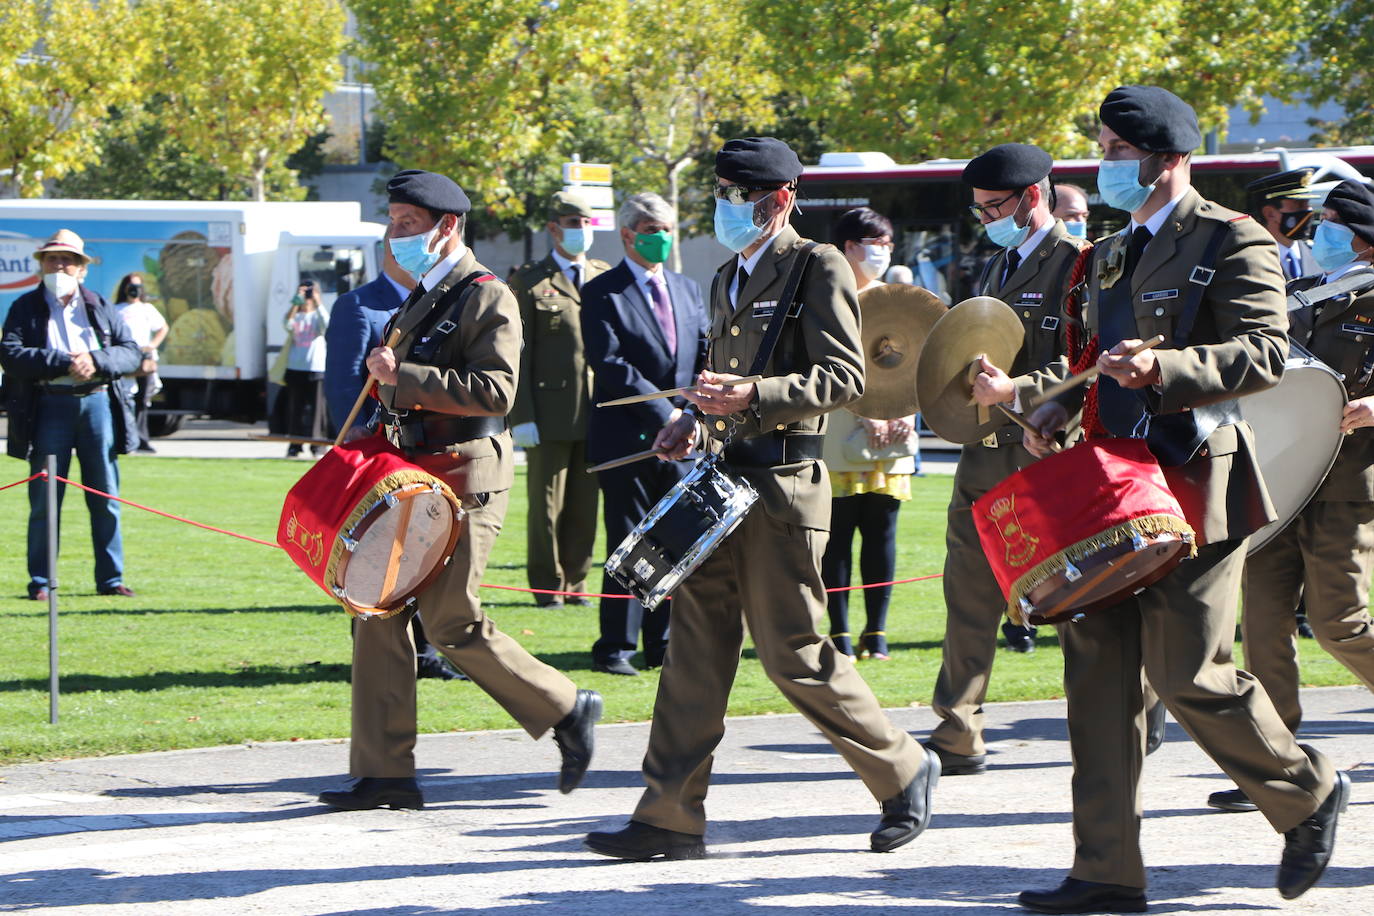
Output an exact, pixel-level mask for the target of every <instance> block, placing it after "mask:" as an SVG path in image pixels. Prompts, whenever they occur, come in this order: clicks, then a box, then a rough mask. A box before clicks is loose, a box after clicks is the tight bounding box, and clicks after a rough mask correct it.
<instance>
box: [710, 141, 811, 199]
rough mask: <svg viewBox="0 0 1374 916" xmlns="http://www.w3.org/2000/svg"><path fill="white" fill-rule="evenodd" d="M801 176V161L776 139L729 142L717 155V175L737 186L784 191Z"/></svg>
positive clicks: (790, 149) (788, 147)
mask: <svg viewBox="0 0 1374 916" xmlns="http://www.w3.org/2000/svg"><path fill="white" fill-rule="evenodd" d="M801 173H802V164H801V160H800V159H798V158H797V154H796V153H794V152H792V147H790V146H788V145H787V144H786V143H783V142H782V141H781V140H778V139H776V138H775V137H746V138H744V139H743V140H730V141H729V142H727V143H726V144H725V145H724V146H722V147H721V148H720V152H718V153H716V174H717V175H718V176H720V177H721V178H724V179H725V180H726V181H733V182H734V183H735V184H743V185H748V186H750V187H755V188H767V187H782V186H783V185H785V184H788V183H789V182H793V181H796V180H797V179H798V178H800V177H801Z"/></svg>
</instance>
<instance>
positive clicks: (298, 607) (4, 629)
mask: <svg viewBox="0 0 1374 916" xmlns="http://www.w3.org/2000/svg"><path fill="white" fill-rule="evenodd" d="M4 467H5V468H7V469H8V471H7V472H5V473H0V484H4V483H8V482H9V481H10V480H13V479H18V478H20V477H22V476H23V475H24V466H23V465H22V464H20V463H19V462H17V461H9V462H6V463H5V464H4ZM75 468H76V464H75V462H73V472H75ZM120 468H121V473H122V475H123V495H124V496H125V497H126V498H128V499H132V500H134V501H136V502H141V503H144V504H147V505H151V506H154V507H156V508H159V509H162V510H164V511H167V512H171V513H174V514H178V515H184V516H187V517H190V518H193V519H196V520H199V521H203V522H207V523H211V524H215V525H218V526H220V527H224V528H228V529H230V530H233V531H238V532H242V533H244V534H249V535H253V536H256V537H260V538H263V539H264V540H272V539H273V537H274V534H275V531H276V523H277V515H278V513H279V511H280V509H281V503H282V496H283V494H284V493H285V491H286V490H287V489H288V488H289V487H290V485H291V484H292V483H293V482H294V481H295V480H296V479H297V478H298V477H299V476H300V475H301V473H302V472H303V471H304V470H305V465H304V464H301V463H296V462H288V461H272V460H251V461H250V460H235V459H223V460H207V459H189V458H188V459H173V458H154V457H148V456H126V457H124V458H122V459H121V460H120ZM950 485H951V481H950V478H948V477H927V478H921V479H916V480H915V481H914V486H913V499H912V501H911V502H910V503H908V504H906V505H905V506H903V508H902V514H901V524H900V529H899V535H898V554H897V575H898V577H899V578H904V577H908V576H920V575H926V574H930V573H938V572H939V571H940V568H941V565H942V562H943V554H944V509H945V504H946V503H947V501H948V499H949V492H950ZM512 497H513V498H512V500H511V508H510V512H509V514H508V516H507V519H506V528H505V531H504V533H503V535H502V537H501V538H500V540H499V541H498V542H497V545H496V550H495V551H494V553H493V555H492V558H491V565H490V567H489V569H488V575H487V581H488V582H492V583H497V584H503V585H516V586H523V585H525V577H524V563H523V557H524V515H525V500H524V479H523V476H521V477H517V479H516V485H515V489H514V492H513V494H512ZM0 506H3V507H4V511H0V539H3V541H4V543H7V544H10V545H11V546H10V549H9V550H7V551H6V552H5V558H6V559H5V562H4V564H3V568H0V763H13V762H16V761H21V760H38V759H55V758H63V757H76V756H93V755H100V754H117V753H129V752H135V751H147V750H162V749H168V748H181V747H195V746H204V745H216V744H232V743H237V742H244V741H277V740H289V739H296V738H326V737H345V736H347V734H348V730H349V684H348V675H349V656H350V642H349V638H348V619H347V617H346V615H345V614H344V613H343V612H342V611H341V610H339V608H338V607H337V606H336V605H335V604H333V603H332V602H330V601H329V600H328V599H327V598H326V597H325V596H324V594H323V593H322V592H320V591H319V590H318V589H317V588H315V586H314V585H312V584H311V583H310V582H309V581H308V580H307V579H306V577H305V576H304V575H303V574H302V573H301V572H300V571H299V570H298V569H297V568H296V567H295V566H294V565H293V564H292V563H291V562H290V561H289V560H287V558H286V556H285V554H283V553H282V552H280V551H278V550H275V549H271V548H267V547H263V546H260V545H257V544H252V543H249V542H246V541H240V540H237V539H234V538H229V537H225V536H223V535H219V534H214V533H211V532H208V531H203V530H199V529H196V528H192V527H189V526H186V525H182V524H179V523H177V522H173V521H169V520H167V519H164V518H161V517H159V516H155V515H151V514H149V513H146V512H142V511H139V510H136V509H133V508H130V507H125V508H124V542H125V554H126V562H127V571H126V575H127V581H128V583H129V584H130V585H131V586H132V587H133V588H134V589H136V590H137V592H138V596H137V597H136V598H133V599H125V598H106V597H101V596H98V595H96V594H95V589H94V586H93V583H92V561H91V556H90V548H89V540H88V538H89V522H88V520H87V515H86V511H85V506H84V504H83V501H82V498H81V494H80V493H79V492H77V491H72V492H70V493H68V494H67V499H66V501H65V505H64V508H63V516H64V518H63V532H64V534H65V535H66V538H65V546H64V552H63V554H62V557H61V561H60V566H59V579H60V581H61V583H62V588H61V593H60V594H61V605H60V612H61V620H60V625H59V626H60V635H59V643H60V647H61V661H60V672H61V678H62V681H61V685H62V698H61V706H60V720H59V723H58V724H57V725H55V726H53V725H49V724H48V721H47V718H48V697H47V688H48V649H47V627H48V620H47V606H46V605H40V604H37V603H34V602H31V601H27V600H24V598H23V596H24V594H25V591H24V590H25V584H26V582H27V575H26V572H25V568H24V566H25V562H24V543H25V522H26V518H27V511H28V506H27V501H26V499H25V495H24V489H23V488H22V487H17V488H14V489H11V490H7V491H4V492H3V493H0ZM603 555H604V550H603V549H602V548H601V546H600V545H599V546H598V556H603ZM599 578H600V577H599V572H594V574H593V577H592V582H593V584H599ZM486 606H487V608H488V609H489V611H490V613H491V615H492V617H493V618H495V620H496V621H497V622H498V623H499V624H500V626H501V627H502V629H504V630H506V631H507V632H509V633H512V634H514V635H516V636H517V637H518V638H519V639H520V641H521V642H522V643H523V644H524V645H525V646H526V647H527V648H528V649H530V651H532V652H534V653H535V654H536V655H538V656H539V657H540V658H542V659H544V660H545V661H547V662H548V663H549V664H552V665H554V666H556V667H558V668H560V669H562V670H564V671H567V672H568V673H569V674H570V675H571V677H572V678H573V679H574V680H575V681H577V683H578V684H579V685H581V686H584V687H592V688H595V689H597V690H600V691H601V692H602V693H603V694H604V695H605V698H606V719H607V721H633V720H642V719H647V718H648V717H649V715H650V712H651V710H652V706H653V699H654V691H655V688H656V686H657V683H658V678H657V676H656V674H655V673H653V672H646V673H645V674H644V675H642V676H640V677H638V678H624V677H616V676H612V675H602V674H595V673H593V672H592V671H590V664H591V658H590V648H591V644H592V642H593V640H595V638H596V635H597V612H596V609H595V608H594V607H592V608H566V609H563V610H557V611H553V610H540V609H538V608H536V607H535V606H534V605H533V603H532V602H531V601H530V600H529V599H528V598H527V596H525V595H522V594H520V593H515V592H507V591H502V590H494V589H489V590H487V591H486ZM851 606H852V610H851V619H852V620H853V621H854V624H855V626H856V628H857V627H861V625H862V619H863V615H862V599H861V597H859V595H857V594H855V595H854V596H853V597H852V599H851ZM856 612H857V613H856ZM943 617H944V608H943V600H942V597H941V583H940V580H938V579H934V580H930V581H926V582H919V583H914V584H911V585H902V586H898V587H897V588H896V589H895V591H894V595H893V601H892V609H891V613H890V616H889V621H888V639H889V641H890V643H891V646H892V650H893V651H892V661H890V662H886V663H881V662H866V663H862V665H861V670H862V671H863V673H864V676H865V677H866V678H867V680H868V682H869V684H871V685H872V687H873V689H874V691H875V692H876V693H877V695H878V698H879V699H880V700H881V701H882V703H883V704H884V705H885V706H905V705H908V704H912V705H916V704H925V703H928V702H929V701H930V696H931V691H932V689H933V687H934V683H935V677H936V674H937V672H938V671H939V667H940V640H941V637H942V633H943ZM1040 632H1041V637H1040V642H1039V650H1038V651H1037V652H1036V653H1034V654H1033V655H1031V656H1023V655H1017V654H1014V653H1010V652H1007V651H1005V650H1003V651H1001V652H999V654H998V658H997V667H996V671H995V673H994V676H993V679H992V684H991V691H990V696H989V699H990V700H1024V699H1043V698H1050V697H1056V696H1059V695H1060V690H1061V687H1060V673H1061V664H1062V660H1061V656H1060V654H1059V649H1058V643H1057V641H1056V639H1055V636H1054V632H1053V630H1052V629H1049V628H1042V629H1041V631H1040ZM1302 642H1303V645H1302V659H1303V675H1304V679H1305V681H1306V682H1307V683H1310V684H1349V683H1355V681H1354V679H1353V677H1351V676H1350V675H1349V673H1348V672H1347V671H1346V670H1345V669H1344V668H1343V667H1341V666H1340V665H1339V664H1337V663H1336V662H1334V661H1332V660H1331V658H1330V657H1329V656H1327V655H1326V654H1325V653H1324V652H1322V651H1321V650H1320V649H1319V648H1317V646H1316V645H1314V644H1313V643H1312V642H1311V641H1308V640H1304V641H1302ZM1237 651H1239V648H1238V649H1237ZM418 689H419V692H420V703H419V706H420V728H421V730H422V731H426V732H440V731H452V730H463V729H488V728H510V727H513V725H514V723H512V721H511V720H510V719H509V717H507V716H506V714H505V713H504V712H503V711H502V710H501V709H500V708H499V707H497V705H496V704H495V703H494V702H492V701H491V700H490V699H489V698H488V697H487V696H486V695H485V694H483V693H482V692H481V691H480V690H478V689H477V688H475V687H474V686H472V685H471V684H455V683H440V682H435V681H421V682H420V683H419V685H418ZM790 711H791V708H790V707H789V706H788V704H787V703H786V701H784V700H783V699H782V697H781V696H780V695H779V694H778V692H777V690H776V689H774V688H773V686H772V685H771V684H770V683H769V682H768V680H767V678H766V677H764V675H763V672H762V670H761V669H760V667H759V665H758V663H757V661H756V660H755V659H754V657H753V653H752V650H749V649H748V648H746V657H745V659H744V662H743V663H742V664H741V666H740V671H739V677H738V680H737V681H736V684H735V690H734V694H733V697H732V702H731V706H730V712H731V713H732V714H757V713H769V712H790Z"/></svg>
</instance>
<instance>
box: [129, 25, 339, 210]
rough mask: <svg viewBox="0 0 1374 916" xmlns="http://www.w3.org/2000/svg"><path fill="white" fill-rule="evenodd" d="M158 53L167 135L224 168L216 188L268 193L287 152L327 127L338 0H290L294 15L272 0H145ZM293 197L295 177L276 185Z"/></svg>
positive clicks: (156, 78) (152, 78)
mask: <svg viewBox="0 0 1374 916" xmlns="http://www.w3.org/2000/svg"><path fill="white" fill-rule="evenodd" d="M141 7H142V8H143V9H145V10H146V11H147V14H148V15H149V16H151V17H152V19H153V22H154V25H153V28H152V32H153V34H154V36H155V37H154V44H155V45H156V47H157V56H156V58H155V59H154V63H153V70H152V72H151V73H150V74H149V76H148V84H149V85H156V86H158V87H159V88H160V89H161V91H162V92H163V93H164V94H165V95H166V99H167V105H166V109H165V111H164V116H163V117H162V119H161V123H162V124H163V125H164V126H165V128H166V130H167V134H168V136H169V137H170V138H171V139H173V140H175V141H176V143H177V144H178V145H179V146H180V147H181V148H182V149H184V150H185V151H186V153H187V154H188V155H190V156H193V157H195V158H196V159H198V160H200V161H201V162H203V163H205V164H206V165H207V166H208V167H210V168H212V169H214V170H215V171H216V172H218V173H219V175H220V176H221V180H220V188H221V193H220V195H219V196H220V197H222V198H224V199H235V198H239V197H242V196H250V197H251V198H252V199H254V200H266V199H267V197H268V190H269V186H271V185H272V184H273V181H272V178H273V176H274V174H276V175H280V174H282V170H284V169H286V165H285V162H286V159H287V157H288V156H290V155H291V154H292V153H294V152H296V151H297V150H300V149H301V148H302V147H303V146H305V144H306V142H307V141H308V140H309V139H310V138H311V137H312V136H314V135H316V134H318V133H319V132H320V131H321V130H323V129H324V127H325V122H326V118H325V114H324V108H323V105H322V104H321V100H322V99H323V98H324V96H325V94H326V93H327V92H329V91H331V90H332V89H333V88H334V85H335V83H336V81H337V80H338V78H339V72H340V68H339V56H340V54H341V53H342V51H343V47H344V35H343V25H344V11H343V8H342V7H341V6H340V4H339V2H338V0H295V2H293V3H292V5H291V17H292V22H293V23H296V24H297V25H295V26H292V27H289V28H288V27H286V26H285V25H284V23H283V21H282V8H281V6H280V4H277V3H272V2H269V0H219V2H216V3H203V2H201V0H145V2H144V3H143V4H142V5H141ZM279 193H280V194H281V196H285V197H289V198H293V199H300V198H301V197H303V196H304V194H305V189H304V188H302V187H300V186H299V185H296V186H291V187H280V186H279Z"/></svg>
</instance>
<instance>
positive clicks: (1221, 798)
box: [1207, 789, 1259, 811]
mask: <svg viewBox="0 0 1374 916" xmlns="http://www.w3.org/2000/svg"><path fill="white" fill-rule="evenodd" d="M1207 805H1208V807H1211V808H1216V809H1217V810H1219V811H1258V810H1259V805H1257V804H1255V803H1254V802H1252V801H1251V800H1250V796H1248V795H1246V794H1245V792H1244V791H1242V790H1240V789H1225V790H1223V791H1221V792H1213V793H1212V794H1211V795H1209V796H1207Z"/></svg>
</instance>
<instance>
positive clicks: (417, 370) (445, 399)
mask: <svg viewBox="0 0 1374 916" xmlns="http://www.w3.org/2000/svg"><path fill="white" fill-rule="evenodd" d="M485 270H486V268H485V267H483V266H482V265H481V264H479V263H477V258H476V256H475V255H474V254H473V253H472V251H471V249H469V250H467V251H465V252H464V253H463V256H462V258H461V259H459V261H458V265H457V266H456V267H454V268H453V270H452V271H451V272H450V273H449V275H448V276H447V277H446V278H445V280H446V281H447V282H449V283H451V284H455V285H456V284H457V282H458V281H459V280H461V279H462V278H463V277H466V276H467V275H469V274H471V273H473V272H476V271H485ZM453 298H454V297H451V296H450V297H445V298H444V299H443V300H441V301H440V303H439V304H438V305H436V306H435V312H434V315H433V318H432V319H430V320H425V321H421V322H420V323H419V324H418V325H417V327H416V328H415V330H414V331H412V332H410V333H408V334H407V335H406V336H404V337H402V338H401V340H400V341H399V342H398V343H397V345H396V348H395V350H396V357H397V360H398V363H399V365H398V368H397V375H398V378H397V380H396V384H395V385H394V386H392V385H378V386H377V394H378V397H379V398H381V401H382V404H383V405H384V406H385V407H386V408H387V409H388V410H394V411H410V412H411V413H410V414H409V417H408V419H416V418H418V419H421V420H423V419H424V418H425V415H426V414H433V415H436V416H437V415H448V416H461V417H501V416H505V415H506V414H507V413H509V412H510V408H511V399H512V398H513V397H514V395H515V385H516V375H517V372H518V368H517V367H518V365H519V359H520V317H519V316H520V311H519V308H518V306H517V305H516V303H515V297H514V296H513V295H511V291H510V289H509V288H508V287H507V286H506V285H505V284H504V283H502V282H501V281H499V280H491V281H489V282H485V283H477V284H475V285H474V286H473V287H472V292H471V294H470V295H468V296H467V301H466V303H465V305H464V308H463V311H462V314H461V316H460V317H458V318H457V319H456V322H457V328H455V329H454V330H453V332H452V333H450V334H449V335H448V336H447V337H445V338H444V340H443V342H442V343H441V344H440V346H439V348H438V350H437V351H436V352H435V354H434V357H433V359H432V361H430V362H428V363H421V362H415V361H413V360H412V359H411V354H412V351H413V350H414V348H415V346H416V345H417V344H418V343H419V342H420V341H421V340H425V339H427V336H428V335H429V334H430V333H431V331H432V328H433V326H434V325H435V324H436V323H438V322H440V321H442V320H444V319H445V318H451V317H452V311H451V310H450V303H451V301H452V299H453ZM413 307H414V306H413V305H407V306H406V307H405V308H403V309H402V310H401V312H400V313H399V314H398V316H397V321H404V320H405V315H406V313H407V312H408V311H409V309H410V308H413ZM446 451H447V456H448V457H449V458H450V459H451V464H446V465H445V467H444V474H445V476H446V478H447V479H448V482H449V483H450V485H452V486H453V487H454V489H455V490H457V491H458V492H459V493H460V494H464V493H485V492H490V491H494V490H506V489H509V488H510V486H511V484H512V482H513V481H514V479H515V462H514V459H513V457H512V454H511V439H510V432H509V430H506V431H503V432H502V433H501V434H500V435H498V436H490V437H486V438H482V439H471V440H468V441H467V442H459V443H456V444H454V445H451V446H449V447H448V449H447V450H446ZM421 463H422V464H423V465H424V466H425V467H426V468H428V469H430V470H434V469H435V467H434V465H433V463H430V462H421Z"/></svg>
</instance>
